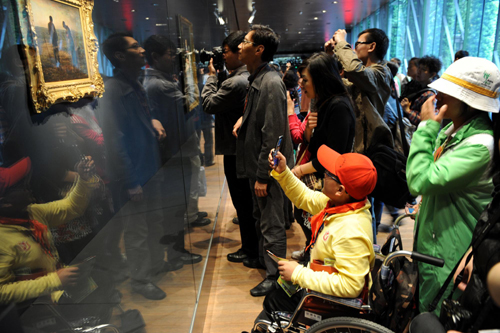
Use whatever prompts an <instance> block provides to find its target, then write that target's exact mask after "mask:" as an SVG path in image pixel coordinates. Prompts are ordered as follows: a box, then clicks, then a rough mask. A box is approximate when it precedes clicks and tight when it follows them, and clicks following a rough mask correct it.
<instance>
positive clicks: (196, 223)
mask: <svg viewBox="0 0 500 333" xmlns="http://www.w3.org/2000/svg"><path fill="white" fill-rule="evenodd" d="M211 222H212V221H210V219H207V218H206V217H199V216H198V218H197V219H196V220H195V221H193V222H189V223H188V225H189V226H190V227H204V226H206V225H209V224H210V223H211Z"/></svg>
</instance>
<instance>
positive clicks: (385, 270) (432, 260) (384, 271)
mask: <svg viewBox="0 0 500 333" xmlns="http://www.w3.org/2000/svg"><path fill="white" fill-rule="evenodd" d="M397 257H410V258H412V259H413V260H416V261H421V262H425V263H426V264H430V265H434V266H438V267H443V266H444V260H443V259H439V258H436V257H432V256H428V255H426V254H422V253H418V252H411V251H405V250H402V251H394V252H392V253H389V254H388V255H387V257H386V258H385V260H384V263H383V264H382V267H381V268H380V279H381V280H382V282H383V283H385V282H386V281H387V278H388V276H389V271H390V268H389V263H390V262H391V261H392V260H393V259H394V258H397Z"/></svg>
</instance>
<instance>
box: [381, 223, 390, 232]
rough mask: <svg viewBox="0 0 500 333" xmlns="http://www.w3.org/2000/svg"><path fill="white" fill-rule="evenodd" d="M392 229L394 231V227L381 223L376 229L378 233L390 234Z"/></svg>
mask: <svg viewBox="0 0 500 333" xmlns="http://www.w3.org/2000/svg"><path fill="white" fill-rule="evenodd" d="M392 229H394V227H393V226H392V225H387V224H383V223H380V224H379V225H378V227H377V231H378V232H391V231H392Z"/></svg>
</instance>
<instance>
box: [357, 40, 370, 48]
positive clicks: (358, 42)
mask: <svg viewBox="0 0 500 333" xmlns="http://www.w3.org/2000/svg"><path fill="white" fill-rule="evenodd" d="M371 43H373V42H360V41H357V42H356V43H354V48H357V47H358V45H359V44H371Z"/></svg>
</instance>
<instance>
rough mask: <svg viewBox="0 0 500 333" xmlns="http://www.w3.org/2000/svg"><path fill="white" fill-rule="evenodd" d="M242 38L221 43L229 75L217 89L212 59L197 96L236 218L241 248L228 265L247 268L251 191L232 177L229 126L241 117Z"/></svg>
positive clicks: (252, 238)
mask: <svg viewBox="0 0 500 333" xmlns="http://www.w3.org/2000/svg"><path fill="white" fill-rule="evenodd" d="M244 38H245V33H244V32H243V31H235V32H233V33H231V34H229V36H227V37H226V38H225V39H224V41H223V42H222V50H223V52H224V54H223V57H224V63H225V64H226V69H227V70H229V71H230V72H231V74H230V75H229V76H228V78H227V79H226V80H224V81H223V82H222V84H220V88H219V89H217V84H218V79H217V72H216V70H215V67H214V65H213V59H211V60H210V65H209V66H208V70H209V72H208V75H209V76H208V79H207V82H206V83H205V87H204V88H203V91H202V93H201V97H202V99H203V111H205V112H206V113H208V114H214V115H215V153H216V154H218V155H224V174H225V176H226V179H227V185H228V187H229V193H230V195H231V200H232V202H233V205H234V208H235V209H236V213H237V215H238V220H239V226H240V236H241V248H240V249H239V250H238V251H236V252H234V253H229V254H228V255H227V260H229V261H231V262H243V265H245V266H247V267H250V268H257V267H260V263H259V246H258V245H259V241H258V238H257V232H256V230H255V218H254V217H253V215H252V212H253V204H252V192H251V189H250V185H249V184H248V178H246V177H245V178H238V177H237V175H236V138H235V137H234V136H233V135H232V134H231V132H232V131H233V126H234V124H235V123H236V121H237V120H238V118H240V117H241V115H242V114H243V108H244V107H245V97H246V94H247V85H248V77H249V75H250V74H249V73H248V70H247V66H246V65H245V64H244V63H243V62H241V60H239V59H238V54H239V52H238V46H239V45H240V44H241V42H242V41H243V39H244Z"/></svg>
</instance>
